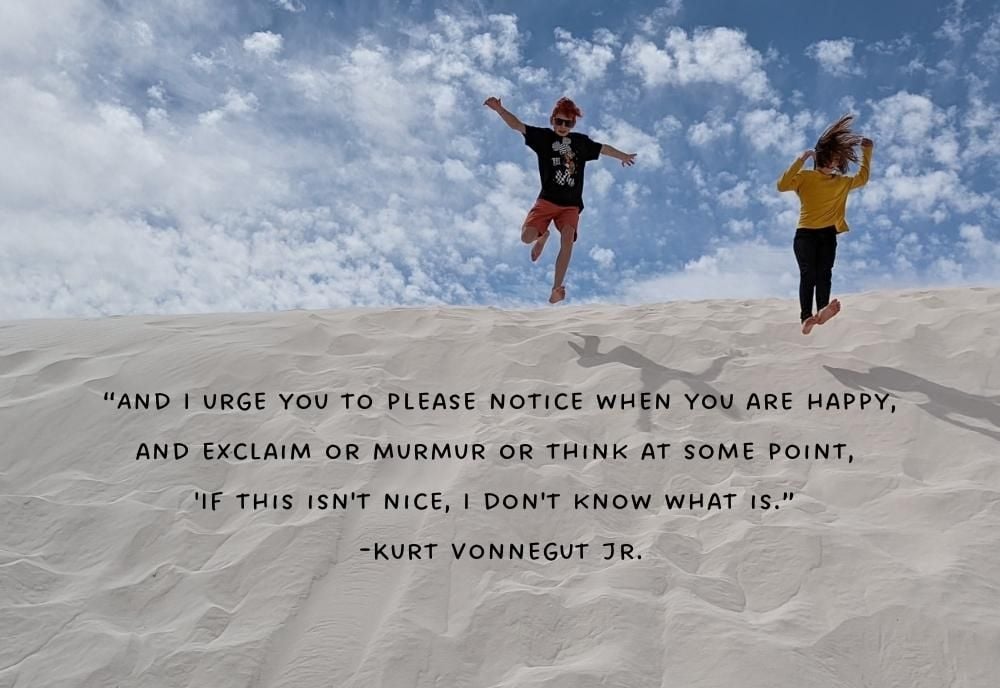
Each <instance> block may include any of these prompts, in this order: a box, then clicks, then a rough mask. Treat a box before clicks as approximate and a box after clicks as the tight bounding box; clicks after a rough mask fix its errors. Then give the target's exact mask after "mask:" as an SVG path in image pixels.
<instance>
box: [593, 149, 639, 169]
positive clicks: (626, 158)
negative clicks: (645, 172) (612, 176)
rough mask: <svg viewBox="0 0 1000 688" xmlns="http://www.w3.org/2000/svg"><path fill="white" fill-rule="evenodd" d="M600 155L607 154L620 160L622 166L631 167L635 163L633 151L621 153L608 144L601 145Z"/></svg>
mask: <svg viewBox="0 0 1000 688" xmlns="http://www.w3.org/2000/svg"><path fill="white" fill-rule="evenodd" d="M601 155H608V156H610V157H612V158H615V159H617V160H621V161H622V167H631V166H632V165H634V164H635V153H622V152H621V151H620V150H618V149H617V148H615V147H614V146H609V145H608V144H606V143H605V144H602V145H601Z"/></svg>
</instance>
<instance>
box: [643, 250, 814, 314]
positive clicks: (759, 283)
mask: <svg viewBox="0 0 1000 688" xmlns="http://www.w3.org/2000/svg"><path fill="white" fill-rule="evenodd" d="M798 277H799V276H798V268H797V266H796V263H795V256H794V254H793V253H792V250H791V248H790V247H776V246H771V245H769V244H762V243H756V242H741V243H731V244H727V245H726V246H721V247H718V248H716V249H714V251H712V252H711V253H708V254H705V255H702V256H701V257H699V258H697V259H695V260H690V261H688V262H687V263H685V264H684V266H683V267H681V268H680V269H678V270H674V271H672V272H669V273H667V274H664V275H661V276H659V277H654V278H652V279H647V280H641V281H637V282H633V283H631V284H629V285H627V286H626V288H625V290H624V297H625V300H626V301H628V302H649V301H657V300H659V301H663V300H670V301H674V300H697V299H714V298H732V297H733V295H734V294H739V295H740V296H741V297H742V298H748V299H753V298H767V297H790V296H791V295H792V294H793V293H794V290H795V289H797V288H798ZM790 307H791V308H792V310H793V311H794V310H796V308H797V307H796V306H790ZM793 317H794V316H793Z"/></svg>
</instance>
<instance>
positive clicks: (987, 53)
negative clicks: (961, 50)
mask: <svg viewBox="0 0 1000 688" xmlns="http://www.w3.org/2000/svg"><path fill="white" fill-rule="evenodd" d="M976 60H977V61H978V62H979V63H980V64H982V65H983V66H985V67H987V68H989V69H993V70H995V69H997V68H998V67H1000V14H995V15H993V19H992V20H991V21H990V25H989V27H987V29H986V31H984V32H983V35H982V36H981V37H980V39H979V45H978V46H977V47H976Z"/></svg>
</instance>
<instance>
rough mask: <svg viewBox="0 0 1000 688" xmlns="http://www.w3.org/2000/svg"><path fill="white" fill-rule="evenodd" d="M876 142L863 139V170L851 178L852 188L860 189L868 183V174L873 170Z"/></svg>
mask: <svg viewBox="0 0 1000 688" xmlns="http://www.w3.org/2000/svg"><path fill="white" fill-rule="evenodd" d="M874 147H875V142H874V141H872V140H871V139H861V168H860V169H859V170H858V173H857V174H856V175H854V176H853V177H851V188H852V189H860V188H861V187H862V186H864V185H865V184H867V183H868V174H869V172H870V170H871V163H872V148H874Z"/></svg>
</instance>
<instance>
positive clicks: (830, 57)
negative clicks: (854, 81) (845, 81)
mask: <svg viewBox="0 0 1000 688" xmlns="http://www.w3.org/2000/svg"><path fill="white" fill-rule="evenodd" d="M806 55H808V56H809V57H811V58H812V59H814V60H816V62H818V63H819V65H820V67H821V68H822V69H823V71H825V72H827V73H829V74H833V75H834V76H851V75H857V74H861V73H862V72H861V68H860V67H858V66H857V65H855V64H854V41H853V40H852V39H850V38H841V39H839V40H836V41H819V42H818V43H813V44H812V45H810V46H809V47H808V48H806Z"/></svg>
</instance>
